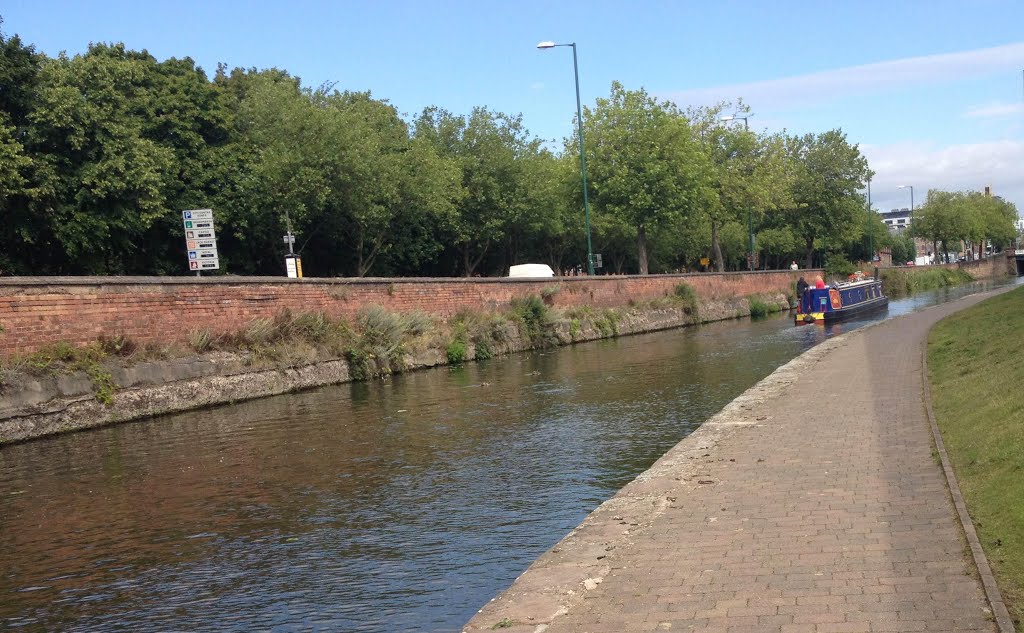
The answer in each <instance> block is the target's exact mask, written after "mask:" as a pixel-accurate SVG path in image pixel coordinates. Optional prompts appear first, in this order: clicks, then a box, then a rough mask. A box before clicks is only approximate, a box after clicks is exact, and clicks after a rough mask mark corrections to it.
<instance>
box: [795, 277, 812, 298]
mask: <svg viewBox="0 0 1024 633" xmlns="http://www.w3.org/2000/svg"><path fill="white" fill-rule="evenodd" d="M810 287H811V284H809V283H807V280H806V279H804V278H803V276H801V277H800V279H797V280H796V296H798V297H801V298H802V297H803V296H804V291H805V290H807V289H808V288H810Z"/></svg>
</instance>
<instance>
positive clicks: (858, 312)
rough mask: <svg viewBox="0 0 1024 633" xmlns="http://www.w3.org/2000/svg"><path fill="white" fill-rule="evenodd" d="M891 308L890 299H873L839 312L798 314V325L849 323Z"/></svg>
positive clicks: (844, 308) (841, 309)
mask: <svg viewBox="0 0 1024 633" xmlns="http://www.w3.org/2000/svg"><path fill="white" fill-rule="evenodd" d="M887 307H889V298H888V297H879V298H878V299H872V300H870V301H865V302H864V303H859V304H857V305H852V306H847V307H843V308H839V309H838V310H829V311H828V312H810V313H807V314H797V315H796V324H797V325H807V324H811V323H817V324H818V325H826V324H828V323H838V322H840V321H849V320H850V319H853V318H856V317H859V316H862V315H865V314H870V313H872V312H876V311H880V310H884V309H886V308H887Z"/></svg>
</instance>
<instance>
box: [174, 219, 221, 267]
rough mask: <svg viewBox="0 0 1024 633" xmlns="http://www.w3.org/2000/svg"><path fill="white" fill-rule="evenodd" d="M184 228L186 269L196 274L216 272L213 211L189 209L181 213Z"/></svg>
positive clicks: (217, 257) (215, 236)
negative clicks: (186, 257)
mask: <svg viewBox="0 0 1024 633" xmlns="http://www.w3.org/2000/svg"><path fill="white" fill-rule="evenodd" d="M181 221H182V224H184V227H185V252H186V254H187V256H188V269H189V270H194V271H196V272H199V271H203V270H217V269H218V268H220V257H219V256H218V254H217V234H216V232H215V231H214V228H213V209H189V210H187V211H182V212H181Z"/></svg>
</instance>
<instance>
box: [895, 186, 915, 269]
mask: <svg viewBox="0 0 1024 633" xmlns="http://www.w3.org/2000/svg"><path fill="white" fill-rule="evenodd" d="M897 189H910V232H911V237H912V238H913V240H914V263H915V264H916V263H917V237H914V235H913V232H914V185H900V186H899V187H897Z"/></svg>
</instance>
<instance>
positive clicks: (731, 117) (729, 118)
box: [718, 114, 754, 130]
mask: <svg viewBox="0 0 1024 633" xmlns="http://www.w3.org/2000/svg"><path fill="white" fill-rule="evenodd" d="M752 116H754V115H753V114H748V115H747V116H738V115H735V114H730V115H728V116H724V117H722V118H720V119H718V120H719V121H738V120H739V119H743V129H744V130H749V129H750V125H749V124H748V123H747V119H749V118H750V117H752Z"/></svg>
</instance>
